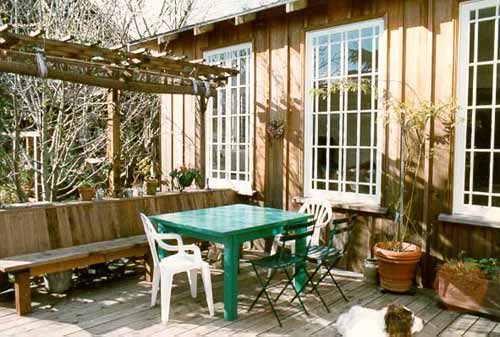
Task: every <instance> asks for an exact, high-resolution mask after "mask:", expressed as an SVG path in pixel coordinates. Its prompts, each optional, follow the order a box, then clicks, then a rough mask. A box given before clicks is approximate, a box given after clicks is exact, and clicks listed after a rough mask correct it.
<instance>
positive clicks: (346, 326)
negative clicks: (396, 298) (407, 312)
mask: <svg viewBox="0 0 500 337" xmlns="http://www.w3.org/2000/svg"><path fill="white" fill-rule="evenodd" d="M386 313H387V308H383V309H381V310H374V309H368V308H363V307H361V306H359V305H355V306H353V307H352V308H351V309H349V311H348V312H346V313H343V314H342V315H340V316H339V318H338V319H337V330H338V332H339V333H340V334H342V336H344V337H365V336H370V337H388V336H389V335H388V334H387V332H386V331H385V319H384V317H385V314H386ZM423 327H424V324H423V322H422V319H420V318H418V317H416V316H415V315H413V326H412V328H411V332H412V333H416V332H419V331H420V330H422V329H423Z"/></svg>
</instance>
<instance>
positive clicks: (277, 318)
mask: <svg viewBox="0 0 500 337" xmlns="http://www.w3.org/2000/svg"><path fill="white" fill-rule="evenodd" d="M252 267H253V269H254V270H255V275H256V276H257V280H258V281H259V283H260V285H261V287H262V290H261V291H260V293H259V295H258V296H257V298H256V299H255V300H254V301H253V303H252V305H251V306H250V308H249V309H248V312H249V311H250V310H252V308H253V307H254V305H255V303H257V301H258V300H259V298H260V296H262V294H264V295H265V296H266V298H267V301H268V302H269V305H270V306H271V310H272V311H273V314H274V317H276V320H277V321H278V324H279V326H280V327H283V325H282V324H281V320H280V318H279V316H278V312H277V311H276V309H275V308H274V305H273V301H272V300H271V297H270V296H269V294H268V293H267V291H266V288H267V286H268V285H269V282H271V279H272V278H273V276H274V274H275V273H272V274H271V276H270V277H269V278H268V280H267V282H266V283H264V282H263V281H262V279H261V277H260V276H259V273H258V272H257V268H255V266H254V265H252Z"/></svg>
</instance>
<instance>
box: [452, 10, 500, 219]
mask: <svg viewBox="0 0 500 337" xmlns="http://www.w3.org/2000/svg"><path fill="white" fill-rule="evenodd" d="M499 6H500V1H497V0H495V1H490V0H487V1H479V2H474V3H466V4H464V5H462V6H461V9H460V46H459V83H458V100H459V102H458V103H459V111H458V113H457V123H456V124H457V125H456V137H457V138H456V156H455V172H456V173H455V190H454V212H455V213H466V214H477V215H481V216H488V215H499V214H500V90H499V89H498V88H499V81H500V66H499V64H498V63H499V60H500V55H499V48H498V47H499V46H498V38H499V25H500V9H499Z"/></svg>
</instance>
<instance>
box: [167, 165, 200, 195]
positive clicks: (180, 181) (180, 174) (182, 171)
mask: <svg viewBox="0 0 500 337" xmlns="http://www.w3.org/2000/svg"><path fill="white" fill-rule="evenodd" d="M170 177H171V178H172V186H173V188H174V189H176V190H179V191H181V192H182V191H184V189H186V188H187V187H189V186H191V185H192V184H193V182H196V183H197V184H198V186H201V184H202V177H201V173H200V171H198V170H197V169H195V168H193V167H191V166H190V165H188V166H185V165H182V166H180V167H179V168H176V169H175V170H173V171H172V172H170Z"/></svg>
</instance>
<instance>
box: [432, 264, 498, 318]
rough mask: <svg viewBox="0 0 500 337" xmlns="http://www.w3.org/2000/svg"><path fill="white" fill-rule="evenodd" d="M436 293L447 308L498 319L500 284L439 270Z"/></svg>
mask: <svg viewBox="0 0 500 337" xmlns="http://www.w3.org/2000/svg"><path fill="white" fill-rule="evenodd" d="M435 287H436V291H437V293H438V295H439V297H440V299H441V301H442V302H443V303H444V304H446V305H447V306H449V307H452V308H459V309H465V310H467V311H473V312H481V313H484V314H488V315H494V316H497V317H500V283H499V282H495V281H490V280H486V279H482V278H480V277H478V276H477V275H464V274H455V273H452V272H449V271H442V270H440V271H439V272H438V274H437V278H436V284H435Z"/></svg>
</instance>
